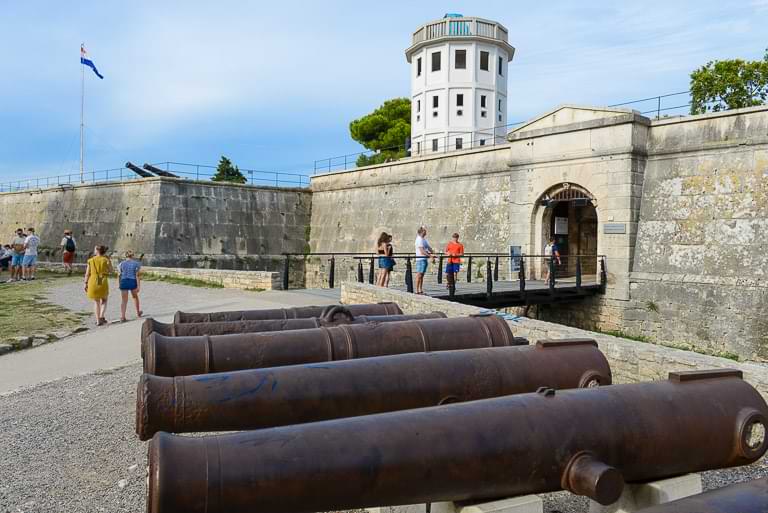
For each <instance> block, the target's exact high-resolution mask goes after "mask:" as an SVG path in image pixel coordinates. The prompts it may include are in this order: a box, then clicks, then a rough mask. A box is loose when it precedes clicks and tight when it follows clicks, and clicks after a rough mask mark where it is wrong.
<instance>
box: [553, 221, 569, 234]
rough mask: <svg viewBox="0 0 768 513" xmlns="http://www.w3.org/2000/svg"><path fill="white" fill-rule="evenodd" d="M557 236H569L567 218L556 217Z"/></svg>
mask: <svg viewBox="0 0 768 513" xmlns="http://www.w3.org/2000/svg"><path fill="white" fill-rule="evenodd" d="M555 235H568V218H567V217H555Z"/></svg>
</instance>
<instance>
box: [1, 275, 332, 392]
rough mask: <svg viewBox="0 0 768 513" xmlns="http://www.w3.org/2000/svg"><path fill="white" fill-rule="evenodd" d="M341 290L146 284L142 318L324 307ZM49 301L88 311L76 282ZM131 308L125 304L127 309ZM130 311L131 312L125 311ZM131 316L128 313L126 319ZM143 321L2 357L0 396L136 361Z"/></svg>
mask: <svg viewBox="0 0 768 513" xmlns="http://www.w3.org/2000/svg"><path fill="white" fill-rule="evenodd" d="M339 294H340V291H339V289H334V290H313V289H308V290H291V291H285V292H283V291H266V292H248V291H240V290H234V289H207V288H197V287H188V286H184V285H172V284H168V283H162V282H145V283H144V284H143V290H142V301H143V305H142V308H143V310H144V312H145V317H149V316H151V317H155V318H157V319H159V320H161V321H163V322H169V321H170V320H171V318H172V316H173V314H174V313H175V312H176V311H177V310H185V311H197V312H205V311H217V310H244V309H258V308H284V307H290V306H305V305H327V304H333V303H337V302H338V301H339ZM48 298H49V300H50V301H52V302H54V303H57V304H60V305H62V306H65V307H67V308H69V309H72V310H85V311H88V310H89V309H90V304H89V302H88V300H87V298H85V296H84V294H83V291H82V284H81V283H79V282H76V283H70V284H67V285H64V286H62V287H57V288H55V289H52V290H51V291H50V293H49V294H48ZM119 306H120V303H119V299H117V298H114V299H113V300H112V301H111V302H110V303H109V307H108V312H107V318H108V319H117V318H119ZM131 306H132V305H130V304H129V308H130V307H131ZM129 312H130V310H129ZM131 317H132V316H131V315H129V319H130V318H131ZM140 330H141V321H140V320H133V321H129V322H126V323H115V324H110V325H108V326H104V327H100V328H93V329H91V330H90V331H87V332H85V333H82V334H80V335H75V336H72V337H69V338H66V339H64V340H61V341H59V342H54V343H52V344H46V345H43V346H40V347H37V348H33V349H27V350H24V351H19V352H16V353H11V354H7V355H4V356H0V395H2V394H5V393H8V392H12V391H14V390H18V389H20V388H26V387H30V386H34V385H38V384H40V383H46V382H49V381H53V380H57V379H60V378H63V377H68V376H77V375H81V374H88V373H92V372H96V371H98V370H101V369H112V368H116V367H122V366H125V365H128V364H131V363H135V362H137V361H139V360H140V355H139V334H140Z"/></svg>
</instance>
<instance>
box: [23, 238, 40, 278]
mask: <svg viewBox="0 0 768 513" xmlns="http://www.w3.org/2000/svg"><path fill="white" fill-rule="evenodd" d="M28 231H29V235H27V238H26V239H24V260H23V264H22V265H23V273H24V276H23V277H24V279H26V280H29V281H31V280H34V279H35V270H37V247H38V246H39V245H40V237H38V236H37V235H35V229H34V228H29V229H28Z"/></svg>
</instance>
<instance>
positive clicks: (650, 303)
mask: <svg viewBox="0 0 768 513" xmlns="http://www.w3.org/2000/svg"><path fill="white" fill-rule="evenodd" d="M645 307H646V308H647V309H648V311H649V312H653V313H659V305H657V304H656V303H654V302H653V301H646V302H645Z"/></svg>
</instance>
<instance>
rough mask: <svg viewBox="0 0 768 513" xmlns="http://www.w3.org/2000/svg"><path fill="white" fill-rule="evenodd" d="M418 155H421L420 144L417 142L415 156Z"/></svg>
mask: <svg viewBox="0 0 768 513" xmlns="http://www.w3.org/2000/svg"><path fill="white" fill-rule="evenodd" d="M420 153H421V142H417V143H416V154H417V155H418V154H420Z"/></svg>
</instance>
